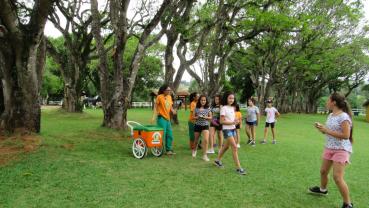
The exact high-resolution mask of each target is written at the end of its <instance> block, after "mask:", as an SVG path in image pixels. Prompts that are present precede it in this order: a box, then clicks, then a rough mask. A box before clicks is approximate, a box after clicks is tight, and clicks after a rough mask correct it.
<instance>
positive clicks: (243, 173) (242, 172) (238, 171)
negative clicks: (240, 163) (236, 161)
mask: <svg viewBox="0 0 369 208" xmlns="http://www.w3.org/2000/svg"><path fill="white" fill-rule="evenodd" d="M236 172H237V173H238V174H240V175H246V170H244V169H243V168H239V169H236Z"/></svg>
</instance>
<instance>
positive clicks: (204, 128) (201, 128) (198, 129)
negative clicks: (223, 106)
mask: <svg viewBox="0 0 369 208" xmlns="http://www.w3.org/2000/svg"><path fill="white" fill-rule="evenodd" d="M204 130H209V126H200V125H196V124H195V127H194V132H198V133H199V132H202V131H204Z"/></svg>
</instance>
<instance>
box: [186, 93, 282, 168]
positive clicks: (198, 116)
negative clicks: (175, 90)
mask: <svg viewBox="0 0 369 208" xmlns="http://www.w3.org/2000/svg"><path fill="white" fill-rule="evenodd" d="M228 94H232V93H228ZM225 95H227V94H225ZM233 96H234V95H233ZM190 101H191V104H190V117H189V121H188V130H189V138H190V148H191V149H192V156H193V157H196V155H197V149H198V148H202V149H203V157H202V158H203V160H205V161H209V158H208V157H207V154H214V153H215V151H214V147H216V146H218V149H219V152H218V153H220V150H221V149H222V147H223V138H224V132H223V133H222V131H224V130H225V129H224V128H223V127H224V124H223V123H222V122H221V118H222V115H221V109H222V108H223V107H225V106H227V105H228V102H227V101H226V98H225V97H223V100H222V99H221V96H220V95H216V96H214V98H213V101H212V103H211V104H210V103H209V101H208V98H207V97H206V96H205V95H201V96H199V95H198V94H197V93H192V94H191V95H190ZM254 103H255V100H254V99H253V98H250V99H249V100H248V107H247V116H246V119H245V120H246V134H247V136H248V138H249V140H248V142H247V143H248V144H250V145H252V146H255V143H256V142H255V137H256V126H257V125H258V123H259V120H260V112H259V108H258V107H257V106H255V104H254ZM231 105H232V106H233V110H234V112H235V115H234V116H235V120H236V121H237V124H236V125H235V128H234V129H235V135H234V140H235V142H236V147H237V148H240V147H241V146H240V142H241V136H240V129H242V120H243V119H242V113H241V111H240V107H239V105H238V104H237V103H236V101H235V100H234V103H233V104H231ZM265 113H266V116H267V119H266V124H265V129H264V139H263V140H262V141H261V144H266V136H267V132H268V128H269V126H270V127H271V129H272V135H273V140H272V144H276V140H275V130H274V127H275V122H276V117H278V116H279V115H280V114H279V112H278V111H277V109H276V108H274V107H273V106H272V102H271V100H268V101H267V107H266V108H265ZM200 136H202V138H203V140H202V141H201V142H202V143H201V145H200V144H199V138H200ZM216 136H217V137H218V141H217V143H215V140H216V139H215V138H216Z"/></svg>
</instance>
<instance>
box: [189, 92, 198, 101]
mask: <svg viewBox="0 0 369 208" xmlns="http://www.w3.org/2000/svg"><path fill="white" fill-rule="evenodd" d="M196 95H197V92H193V93H191V94H190V102H192V101H194V100H195V97H196Z"/></svg>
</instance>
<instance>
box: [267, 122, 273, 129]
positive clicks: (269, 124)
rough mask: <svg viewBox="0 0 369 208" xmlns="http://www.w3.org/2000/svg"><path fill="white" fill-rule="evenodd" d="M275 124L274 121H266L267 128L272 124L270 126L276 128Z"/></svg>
mask: <svg viewBox="0 0 369 208" xmlns="http://www.w3.org/2000/svg"><path fill="white" fill-rule="evenodd" d="M274 125H275V123H274V122H273V123H268V122H266V123H265V128H268V127H269V126H270V128H272V129H274Z"/></svg>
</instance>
